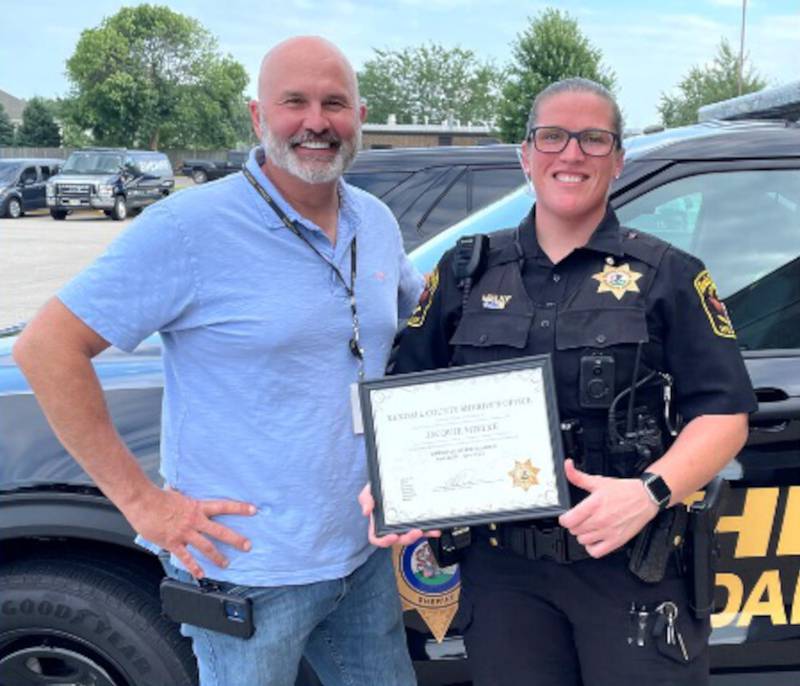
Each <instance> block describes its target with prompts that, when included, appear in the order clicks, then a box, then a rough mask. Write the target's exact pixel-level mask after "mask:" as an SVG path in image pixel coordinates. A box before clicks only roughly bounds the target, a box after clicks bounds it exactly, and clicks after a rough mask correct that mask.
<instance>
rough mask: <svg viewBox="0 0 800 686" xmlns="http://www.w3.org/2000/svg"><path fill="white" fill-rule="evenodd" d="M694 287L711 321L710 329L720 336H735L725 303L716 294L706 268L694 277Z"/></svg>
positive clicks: (715, 287)
mask: <svg viewBox="0 0 800 686" xmlns="http://www.w3.org/2000/svg"><path fill="white" fill-rule="evenodd" d="M694 288H695V290H696V291H697V295H699V296H700V304H701V305H702V306H703V310H705V313H706V316H707V317H708V321H709V322H710V323H711V330H712V331H713V332H714V333H715V334H716V335H717V336H721V337H722V338H736V332H735V331H734V330H733V324H731V319H730V317H729V316H728V310H727V308H726V307H725V303H724V302H722V300H720V299H719V296H718V295H717V286H716V284H715V283H714V280H713V279H712V278H711V274H709V273H708V270H707V269H704V270H703V271H701V272H700V273H699V274H698V275H697V276H695V277H694Z"/></svg>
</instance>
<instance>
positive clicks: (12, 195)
mask: <svg viewBox="0 0 800 686" xmlns="http://www.w3.org/2000/svg"><path fill="white" fill-rule="evenodd" d="M62 164H64V160H54V159H53V160H49V159H35V158H31V159H29V158H15V159H11V158H6V159H0V217H8V218H9V219H17V218H18V217H21V216H22V215H23V214H25V212H28V211H30V210H38V209H41V208H43V207H47V200H46V196H45V189H46V186H47V180H48V179H49V178H50V177H51V176H53V175H54V174H57V173H58V170H59V168H60V167H61V165H62Z"/></svg>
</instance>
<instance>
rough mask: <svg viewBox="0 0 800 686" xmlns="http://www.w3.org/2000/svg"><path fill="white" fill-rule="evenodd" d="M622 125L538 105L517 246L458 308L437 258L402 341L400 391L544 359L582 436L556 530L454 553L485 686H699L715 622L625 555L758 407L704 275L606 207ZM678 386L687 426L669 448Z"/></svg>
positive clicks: (723, 455) (549, 96)
mask: <svg viewBox="0 0 800 686" xmlns="http://www.w3.org/2000/svg"><path fill="white" fill-rule="evenodd" d="M621 119H622V118H621V115H620V111H619V108H618V107H617V105H616V103H615V102H614V100H613V98H612V96H611V95H610V93H609V92H608V91H607V90H606V89H604V88H603V87H602V86H600V85H598V84H596V83H594V82H592V81H588V80H585V79H567V80H565V81H560V82H558V83H555V84H553V85H551V86H550V87H548V88H547V89H545V90H544V91H542V92H541V93H540V94H539V95H538V96H537V97H536V99H535V100H534V102H533V106H532V108H531V112H530V117H529V121H528V133H527V136H526V138H525V142H524V143H523V144H522V165H523V168H524V170H525V172H526V173H527V175H528V176H529V178H530V179H531V182H532V184H533V187H534V190H535V192H536V203H535V205H534V207H533V208H532V210H531V212H530V214H529V215H528V216H527V217H526V218H525V219H524V220H523V221H522V223H521V224H520V226H519V229H518V230H517V231H516V232H515V234H513V236H512V237H511V238H510V239H507V240H505V241H500V240H496V241H493V243H492V249H491V251H490V253H489V259H488V264H487V266H486V268H485V269H484V271H483V273H482V274H481V275H480V276H476V280H475V283H474V286H473V287H472V289H471V292H470V294H469V296H468V299H467V301H466V304H465V305H464V306H463V307H462V298H463V297H464V293H463V291H462V289H461V288H459V285H458V283H457V280H456V278H455V276H454V274H453V265H452V262H453V260H454V258H455V252H454V251H452V250H451V251H450V252H449V253H447V254H446V255H445V256H444V257H443V258H442V260H441V262H440V263H439V266H438V267H437V269H436V271H435V272H434V273H433V274H432V275H431V280H430V284H429V288H428V289H427V292H426V294H424V295H423V301H421V302H420V304H419V306H418V308H417V311H416V312H415V314H414V316H412V318H411V319H410V320H409V326H408V328H407V329H406V331H405V333H404V335H403V336H402V339H401V342H400V348H399V354H398V357H397V363H396V367H395V370H394V372H395V373H401V372H411V371H419V370H424V369H436V368H441V367H449V366H453V365H465V364H473V363H478V362H487V361H492V360H502V359H508V358H514V357H519V356H526V355H536V354H543V353H550V354H551V355H552V361H553V367H554V372H555V382H556V392H557V397H558V408H559V414H560V417H561V420H562V422H564V421H565V420H574V424H573V425H574V426H575V427H578V429H579V430H578V431H577V432H576V437H580V441H579V443H580V445H581V449H580V451H579V452H580V454H574V453H575V452H577V451H576V448H575V447H573V446H568V447H567V449H566V450H565V452H566V454H568V455H570V453H573V454H571V455H570V457H573V458H575V459H574V460H572V459H567V461H566V465H565V468H566V474H567V479H568V480H569V482H570V484H571V487H572V488H571V491H572V496H573V502H577V503H578V504H576V505H574V506H573V507H572V509H570V510H569V511H567V512H566V513H564V514H563V515H561V517H559V519H558V521H555V520H552V521H549V522H547V521H542V520H535V521H530V522H515V523H512V524H498V525H496V526H495V525H490V526H488V527H475V528H474V530H473V536H472V538H473V542H472V545H471V546H470V547H469V548H467V549H466V550H465V551H464V553H463V559H462V563H461V572H462V579H463V587H462V598H463V601H464V602H466V603H468V604H469V606H470V607H471V612H472V619H471V622H470V623H469V625H468V626H467V628H466V630H465V640H466V645H467V651H468V654H469V660H470V665H471V668H472V671H473V678H474V683H475V684H476V686H488V685H489V684H491V685H505V684H508V685H509V686H521V685H524V684H535V685H536V686H540V685H547V686H550V685H558V686H573V685H575V686H577V685H578V684H581V685H583V686H600V685H603V686H605V685H608V686H612V685H613V686H620V685H621V684H633V683H637V681H638V680H642V682H643V683H648V684H692V685H694V684H706V683H707V681H708V648H707V638H708V634H709V631H710V627H709V621H708V619H696V618H695V617H694V616H693V614H692V611H691V609H690V607H689V600H688V597H687V585H686V580H685V579H684V578H682V576H681V575H680V574H679V572H678V565H675V564H670V565H669V566H668V568H667V571H666V574H665V575H664V578H663V579H662V580H661V581H659V582H658V583H645V582H644V581H642V580H641V579H640V578H637V576H636V575H635V574H634V573H633V572H632V571H631V570H630V569H629V563H630V559H631V546H632V543H633V541H634V539H635V537H636V536H637V534H638V533H639V532H640V531H641V530H642V529H643V528H644V527H645V526H646V525H647V524H648V522H650V521H651V520H653V519H654V518H655V517H656V515H657V514H658V513H659V511H660V510H663V509H665V508H668V507H670V506H673V505H675V504H679V503H681V501H682V500H683V499H685V498H686V497H687V496H689V495H690V494H692V493H694V492H695V491H696V490H697V489H699V488H701V487H703V485H705V484H706V483H708V482H709V481H710V480H711V478H712V477H713V476H714V475H715V474H716V473H717V472H718V471H719V470H720V469H721V468H722V467H723V466H724V465H725V464H726V463H727V462H728V461H729V460H730V459H731V458H732V457H733V456H734V455H736V453H737V452H738V451H739V450H740V448H741V447H742V446H743V444H744V442H745V440H746V437H747V413H748V412H751V411H753V410H754V409H755V407H756V404H755V398H754V395H753V391H752V388H751V385H750V382H749V379H748V376H747V372H746V370H745V367H744V364H743V361H742V358H741V355H740V353H739V350H738V347H737V344H736V340H735V334H734V332H733V329H732V327H731V326H730V321H729V320H728V318H727V313H726V312H725V310H724V305H722V304H721V303H720V302H719V301H718V300H717V299H716V297H715V296H716V291H715V287H714V284H713V281H712V280H711V277H710V276H709V275H708V272H707V271H706V270H705V268H704V266H703V264H702V263H701V262H700V261H699V260H698V259H696V258H694V257H692V256H691V255H688V254H686V253H684V252H682V251H680V250H678V249H677V248H674V247H672V246H670V245H668V244H667V243H664V242H663V241H660V240H658V239H656V238H654V237H652V236H649V235H647V234H644V233H641V232H638V231H632V230H630V229H626V228H624V227H621V226H620V225H619V223H618V221H617V218H616V216H615V214H614V211H613V210H612V209H611V208H610V206H609V205H608V195H609V188H610V186H611V183H612V180H613V179H614V178H615V177H616V176H619V174H620V172H621V170H622V166H623V150H622V145H621V134H622V121H621ZM595 367H598V368H599V371H598V372H594V373H592V369H594V368H595ZM592 374H594V376H597V377H599V378H600V380H601V383H600V386H599V393H598V392H595V391H597V389H598V385H597V384H595V385H594V386H592V385H591V384H590V381H592V379H593V376H592ZM670 378H671V379H672V380H673V385H672V388H671V392H672V398H673V408H672V409H673V411H677V412H678V413H679V414H680V415H681V416H682V418H683V421H684V426H683V429H682V431H681V432H680V434H678V436H677V438H676V439H675V440H674V441H673V442H672V443H671V445H667V444H668V443H669V441H668V440H666V438H668V437H669V432H668V428H669V427H667V426H666V423H665V420H664V397H665V393H664V385H665V384H666V383H667V382H668V380H669V379H670ZM636 382H642V383H640V386H639V387H638V388H637V392H636V408H635V415H636V426H635V427H631V426H627V429H632V428H633V429H634V433H635V436H634V438H633V439H631V441H629V442H628V443H627V444H626V443H625V440H624V438H623V435H624V431H623V430H622V429H620V430H616V429H615V428H612V425H613V426H621V427H623V428H624V427H625V414H626V412H625V409H626V403H625V401H622V402H620V403H618V405H619V407H617V406H615V407H613V408H609V405H611V400H612V398H613V397H614V396H616V395H618V394H619V393H620V392H621V391H623V390H624V389H630V388H631V387H632V386H633V385H634V384H636ZM620 408H621V410H620ZM615 409H616V410H620V411H618V412H617V414H616V415H614V416H612V417H611V419H612V421H611V422H609V411H611V412H612V413H614V411H615ZM610 434H613V435H610ZM637 441H638V443H637ZM631 443H633V444H636V445H632V444H631ZM576 445H577V443H576ZM369 501H370V499H369V498H368V497H366V498H365V502H366V503H369ZM578 501H579V502H578ZM369 509H370V506H369V504H366V505H365V510H369ZM418 535H419V532H410V533H409V534H406V535H404V536H403V537H401V538H400V540H401V542H403V543H408V542H409V541H410V540H412V539H413V538H414V536H418ZM397 540H398V537H397V536H386V537H383V538H382V539H376V538H375V537H374V536H373V542H375V543H376V544H378V545H387V544H391V543H393V542H396V541H397Z"/></svg>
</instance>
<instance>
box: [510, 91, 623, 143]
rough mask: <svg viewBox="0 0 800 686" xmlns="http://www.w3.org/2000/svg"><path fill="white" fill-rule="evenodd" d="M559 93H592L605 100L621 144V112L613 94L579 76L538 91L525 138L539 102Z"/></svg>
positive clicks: (533, 124)
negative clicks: (609, 107)
mask: <svg viewBox="0 0 800 686" xmlns="http://www.w3.org/2000/svg"><path fill="white" fill-rule="evenodd" d="M559 93H593V94H594V95H597V96H598V97H600V98H602V99H603V100H605V101H606V102H607V103H608V104H609V105H610V106H611V116H612V120H613V121H612V126H613V127H614V133H616V134H617V136H619V141H620V143H619V145H620V146H621V145H622V143H621V141H622V112H620V109H619V105H617V101H616V100H614V96H613V95H611V92H610V91H609V90H608V89H607V88H606V87H605V86H602V85H600V84H599V83H597V81H592V80H591V79H584V78H582V77H579V76H576V77H573V78H570V79H562V80H561V81H556V82H555V83H551V84H550V85H549V86H548V87H547V88H545V89H544V90H542V91H539V94H538V95H537V96H536V97H535V98H534V99H533V104H532V105H531V111H530V114H529V115H528V125H527V126H526V127H525V137H526V138H527V137H528V135H529V134H530V131H531V129H532V128H533V127H534V126H536V119H537V117H538V116H539V107H540V106H541V104H542V103H543V102H544V101H545V100H547V99H548V98H551V97H553V96H554V95H558V94H559Z"/></svg>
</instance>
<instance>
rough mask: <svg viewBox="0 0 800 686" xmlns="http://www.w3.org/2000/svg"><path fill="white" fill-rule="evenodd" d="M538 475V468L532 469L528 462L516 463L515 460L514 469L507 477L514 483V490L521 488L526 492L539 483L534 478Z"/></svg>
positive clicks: (530, 463)
mask: <svg viewBox="0 0 800 686" xmlns="http://www.w3.org/2000/svg"><path fill="white" fill-rule="evenodd" d="M538 473H539V468H538V467H534V466H533V463H532V462H531V461H530V460H525V462H518V461H516V460H515V461H514V469H512V470H511V471H510V472H509V473H508V475H509V476H510V477H511V479H512V480H513V482H514V484H513V485H514V488H521V489H522V490H524V491H526V492H527V490H528V489H529V488H530V487H531V486H536V485H537V484H538V483H539V480H538V479H537V478H536V475H537V474H538Z"/></svg>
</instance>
